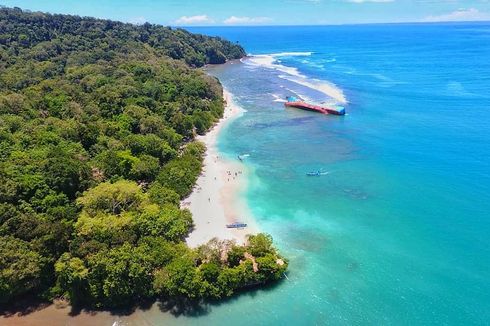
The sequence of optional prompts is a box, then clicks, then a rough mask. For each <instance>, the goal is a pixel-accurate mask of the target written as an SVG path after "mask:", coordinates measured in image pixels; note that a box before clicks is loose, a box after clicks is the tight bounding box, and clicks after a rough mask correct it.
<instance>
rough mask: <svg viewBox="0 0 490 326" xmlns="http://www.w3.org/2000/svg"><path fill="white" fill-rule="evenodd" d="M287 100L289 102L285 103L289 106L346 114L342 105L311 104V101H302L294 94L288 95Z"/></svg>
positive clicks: (324, 112) (325, 112)
mask: <svg viewBox="0 0 490 326" xmlns="http://www.w3.org/2000/svg"><path fill="white" fill-rule="evenodd" d="M286 100H287V102H286V103H284V105H285V106H287V107H293V108H297V109H302V110H307V111H314V112H319V113H323V114H334V115H344V114H345V108H344V107H342V106H332V107H330V106H324V105H317V104H310V103H307V102H304V101H301V100H299V99H298V98H296V97H294V96H288V97H286Z"/></svg>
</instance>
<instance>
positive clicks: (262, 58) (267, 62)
mask: <svg viewBox="0 0 490 326" xmlns="http://www.w3.org/2000/svg"><path fill="white" fill-rule="evenodd" d="M312 54H313V52H280V53H272V54H257V55H250V56H249V57H247V58H245V59H242V62H244V63H245V64H248V65H251V66H259V67H264V68H267V69H272V70H276V71H280V72H282V73H285V74H286V75H279V77H280V78H283V79H286V80H288V81H290V82H293V83H296V84H299V85H301V86H304V87H308V88H311V89H313V90H316V91H318V92H321V93H323V94H325V95H327V96H329V97H331V98H333V99H335V100H336V101H338V102H339V103H342V104H345V103H347V99H346V98H345V96H344V93H343V91H342V90H341V89H340V88H338V87H337V86H336V85H334V84H332V83H328V82H325V81H321V80H318V79H311V78H308V77H306V76H305V75H303V74H302V73H301V72H300V71H299V70H298V68H296V67H289V66H285V65H282V64H280V63H279V62H280V60H279V59H278V58H281V57H287V56H289V57H291V56H310V55H312Z"/></svg>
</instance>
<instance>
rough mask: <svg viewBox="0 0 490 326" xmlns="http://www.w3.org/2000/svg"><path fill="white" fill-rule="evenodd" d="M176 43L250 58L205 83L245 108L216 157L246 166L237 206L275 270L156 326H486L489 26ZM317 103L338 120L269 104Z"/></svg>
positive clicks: (254, 33) (234, 30)
mask: <svg viewBox="0 0 490 326" xmlns="http://www.w3.org/2000/svg"><path fill="white" fill-rule="evenodd" d="M191 31H193V32H200V33H204V34H209V35H218V36H222V37H225V38H227V39H229V40H232V41H238V42H239V43H240V44H242V45H243V46H244V47H245V49H246V50H247V52H248V53H250V54H251V55H252V56H251V57H250V58H247V59H244V60H242V61H241V62H240V61H237V62H233V63H229V64H226V65H222V66H217V67H211V68H209V69H208V71H209V73H211V74H213V75H215V76H217V77H218V78H219V79H220V80H221V82H222V84H223V85H224V86H225V87H226V88H227V89H228V90H229V91H231V92H232V93H233V94H234V95H235V100H236V101H237V102H238V103H239V104H240V105H241V106H242V107H243V108H244V109H246V110H247V112H246V113H245V114H244V115H243V116H242V117H241V118H239V119H237V120H235V121H234V122H233V123H231V124H230V125H229V127H228V128H227V129H226V130H225V131H224V132H223V133H222V134H221V137H220V139H219V148H220V150H221V151H222V152H223V153H225V154H228V155H229V156H230V157H236V155H237V154H240V153H249V154H250V157H248V158H247V159H246V164H247V166H248V167H249V168H250V170H251V171H252V174H251V180H250V186H249V188H248V190H247V191H246V193H244V196H246V199H247V202H248V205H249V206H250V208H251V210H252V212H253V215H254V216H255V219H256V221H257V224H258V226H259V227H260V229H261V230H263V231H265V232H268V233H270V234H271V235H272V236H273V238H274V240H275V242H276V244H277V246H278V247H279V248H280V250H281V252H282V253H283V254H284V255H285V256H286V257H287V258H288V259H289V261H290V270H289V274H288V279H285V280H284V281H282V282H280V283H279V284H278V285H277V286H274V287H271V288H267V289H261V290H256V291H251V292H248V293H246V294H242V295H240V296H237V297H234V298H233V299H231V300H229V301H227V302H224V303H222V304H220V305H211V306H209V307H208V309H207V310H205V311H202V312H201V313H198V314H195V315H187V316H180V317H179V318H176V319H173V318H172V319H167V318H165V321H166V323H171V324H173V323H178V324H196V325H203V324H208V325H485V324H487V325H488V324H490V23H487V24H485V23H478V24H397V25H357V26H325V27H252V28H250V27H247V28H246V27H227V28H224V27H213V28H193V29H191ZM332 90H335V91H336V92H337V93H336V94H338V93H339V92H342V93H343V95H344V96H345V98H346V99H347V101H348V103H347V104H345V108H346V111H347V115H346V116H344V117H338V116H326V115H321V114H316V113H311V112H305V111H301V110H295V109H286V108H285V107H284V105H283V103H282V100H283V99H284V97H285V96H287V95H296V96H299V97H302V98H304V99H307V100H311V101H316V102H328V103H330V104H335V103H339V102H340V101H339V99H338V98H337V99H334V98H332V97H331V96H329V95H328V94H330V95H332V92H331V91H332ZM337 97H338V96H337ZM316 170H322V171H324V172H328V173H327V174H325V175H322V176H320V177H308V176H306V172H308V171H316ZM147 316H148V318H149V320H150V321H154V322H157V321H158V320H160V318H161V316H160V315H158V314H148V315H147Z"/></svg>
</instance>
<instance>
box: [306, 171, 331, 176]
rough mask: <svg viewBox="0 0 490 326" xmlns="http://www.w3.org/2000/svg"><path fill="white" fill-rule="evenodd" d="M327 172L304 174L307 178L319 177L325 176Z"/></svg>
mask: <svg viewBox="0 0 490 326" xmlns="http://www.w3.org/2000/svg"><path fill="white" fill-rule="evenodd" d="M327 174H328V172H325V171H320V170H318V171H310V172H306V175H307V176H309V177H319V176H321V175H327Z"/></svg>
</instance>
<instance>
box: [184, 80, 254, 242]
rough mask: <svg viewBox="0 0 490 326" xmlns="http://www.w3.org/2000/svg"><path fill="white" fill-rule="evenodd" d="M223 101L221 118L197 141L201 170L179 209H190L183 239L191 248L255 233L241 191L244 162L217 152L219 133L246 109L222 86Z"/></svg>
mask: <svg viewBox="0 0 490 326" xmlns="http://www.w3.org/2000/svg"><path fill="white" fill-rule="evenodd" d="M223 98H224V100H225V101H226V105H225V110H224V113H223V117H222V118H221V119H220V120H219V122H218V123H217V124H216V125H215V126H214V127H213V128H212V129H211V130H210V131H208V132H207V133H206V134H205V135H202V136H198V137H197V140H199V141H201V142H203V143H204V144H205V145H206V153H205V156H204V164H203V170H202V173H201V175H200V176H199V178H198V179H197V182H196V185H195V187H194V190H193V191H192V193H191V194H190V195H189V197H187V198H186V199H184V200H183V201H182V202H181V208H188V209H189V210H190V211H191V212H192V218H193V221H194V229H193V231H192V232H191V233H190V234H189V236H188V237H187V238H186V243H187V245H188V246H190V247H193V248H194V247H198V246H199V245H201V244H204V243H207V242H208V241H209V240H211V239H213V238H218V239H219V240H225V239H227V240H235V241H236V242H237V243H239V244H242V243H244V242H245V241H246V235H247V234H251V233H256V232H257V226H256V225H255V223H254V220H253V218H252V217H251V214H250V212H249V209H248V207H247V205H246V203H245V201H244V200H243V199H242V198H241V196H240V194H241V193H243V192H244V191H246V189H247V177H248V174H249V173H250V172H249V171H248V169H247V167H246V166H245V164H243V163H241V162H239V161H238V160H236V161H235V160H233V159H231V158H229V157H226V156H224V155H223V154H222V153H220V152H219V150H218V148H217V145H218V138H219V135H220V133H221V132H222V131H223V130H224V129H225V128H226V127H227V126H228V125H229V124H230V123H231V122H232V121H233V120H235V119H237V118H239V117H240V116H241V115H242V114H243V113H244V112H245V110H244V109H243V108H241V107H240V106H238V105H237V104H236V103H235V102H234V100H233V94H232V93H230V92H229V91H228V90H226V89H225V88H223ZM236 221H240V222H244V223H247V224H248V226H247V227H246V228H244V229H228V228H226V224H230V223H233V222H236Z"/></svg>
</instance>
